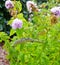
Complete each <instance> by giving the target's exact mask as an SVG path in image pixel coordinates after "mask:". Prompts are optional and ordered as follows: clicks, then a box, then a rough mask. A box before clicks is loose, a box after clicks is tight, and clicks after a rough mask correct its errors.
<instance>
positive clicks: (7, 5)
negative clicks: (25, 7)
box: [5, 0, 14, 9]
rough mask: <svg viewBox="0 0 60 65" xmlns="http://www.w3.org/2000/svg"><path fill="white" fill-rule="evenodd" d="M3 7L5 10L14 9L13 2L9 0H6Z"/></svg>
mask: <svg viewBox="0 0 60 65" xmlns="http://www.w3.org/2000/svg"><path fill="white" fill-rule="evenodd" d="M5 7H6V8H7V9H10V8H13V7H14V4H13V2H12V1H11V0H7V1H6V2H5Z"/></svg>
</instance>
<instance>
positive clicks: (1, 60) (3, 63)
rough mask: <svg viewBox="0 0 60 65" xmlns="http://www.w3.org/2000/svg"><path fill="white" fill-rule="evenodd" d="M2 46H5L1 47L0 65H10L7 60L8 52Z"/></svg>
mask: <svg viewBox="0 0 60 65" xmlns="http://www.w3.org/2000/svg"><path fill="white" fill-rule="evenodd" d="M0 44H1V43H0ZM2 46H3V45H0V65H9V61H8V60H7V59H6V55H7V52H6V51H5V50H4V49H3V47H2Z"/></svg>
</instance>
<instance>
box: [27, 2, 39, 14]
mask: <svg viewBox="0 0 60 65" xmlns="http://www.w3.org/2000/svg"><path fill="white" fill-rule="evenodd" d="M26 6H27V10H28V11H29V13H31V12H32V11H36V12H38V11H40V10H39V9H38V7H37V5H36V4H35V3H34V2H33V1H27V3H26Z"/></svg>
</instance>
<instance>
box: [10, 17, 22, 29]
mask: <svg viewBox="0 0 60 65" xmlns="http://www.w3.org/2000/svg"><path fill="white" fill-rule="evenodd" d="M22 25H23V22H22V21H21V20H20V19H18V18H16V19H15V20H14V21H13V23H12V25H11V26H12V28H13V29H17V28H22Z"/></svg>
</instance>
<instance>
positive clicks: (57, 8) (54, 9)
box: [51, 7, 60, 17]
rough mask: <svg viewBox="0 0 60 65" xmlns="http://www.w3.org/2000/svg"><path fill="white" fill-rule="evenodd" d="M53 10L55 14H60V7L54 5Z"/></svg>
mask: <svg viewBox="0 0 60 65" xmlns="http://www.w3.org/2000/svg"><path fill="white" fill-rule="evenodd" d="M51 12H52V13H53V14H55V15H56V16H58V17H59V16H60V7H54V8H52V9H51Z"/></svg>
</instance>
